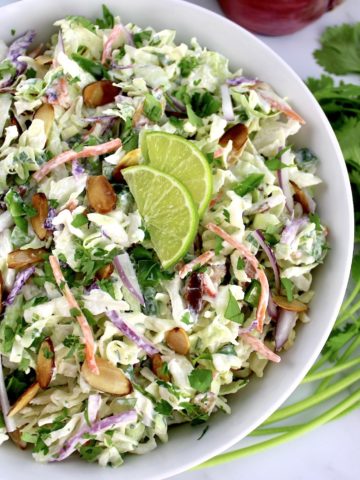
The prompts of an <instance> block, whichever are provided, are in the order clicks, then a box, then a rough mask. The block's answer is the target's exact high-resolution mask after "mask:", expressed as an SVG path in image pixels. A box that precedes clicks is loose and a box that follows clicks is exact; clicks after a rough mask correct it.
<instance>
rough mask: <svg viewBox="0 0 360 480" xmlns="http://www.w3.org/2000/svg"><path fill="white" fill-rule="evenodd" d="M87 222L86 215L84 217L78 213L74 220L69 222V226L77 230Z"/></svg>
mask: <svg viewBox="0 0 360 480" xmlns="http://www.w3.org/2000/svg"><path fill="white" fill-rule="evenodd" d="M88 221H89V220H88V219H87V216H86V215H84V214H83V213H79V214H78V215H76V216H75V217H74V220H73V221H72V222H71V225H72V226H73V227H75V228H79V227H82V226H83V225H85V224H86V223H88Z"/></svg>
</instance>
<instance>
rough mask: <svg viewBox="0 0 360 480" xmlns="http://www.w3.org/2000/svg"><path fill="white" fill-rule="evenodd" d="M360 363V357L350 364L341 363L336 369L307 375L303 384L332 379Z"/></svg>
mask: <svg viewBox="0 0 360 480" xmlns="http://www.w3.org/2000/svg"><path fill="white" fill-rule="evenodd" d="M359 363H360V357H358V358H354V359H352V360H349V361H348V362H344V363H340V361H339V364H338V365H336V366H335V367H331V368H327V369H326V370H322V371H321V372H318V373H313V374H309V375H307V376H306V377H305V378H304V380H303V381H302V383H309V382H316V381H317V380H322V379H323V378H327V377H331V376H332V375H336V374H337V373H340V372H343V371H344V370H347V369H349V368H352V367H354V366H355V365H358V364H359Z"/></svg>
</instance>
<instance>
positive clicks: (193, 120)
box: [186, 103, 203, 127]
mask: <svg viewBox="0 0 360 480" xmlns="http://www.w3.org/2000/svg"><path fill="white" fill-rule="evenodd" d="M186 113H187V116H188V119H189V122H190V123H191V124H192V125H194V127H201V126H202V124H203V121H202V120H201V118H199V117H198V116H197V115H196V113H195V112H194V110H193V109H192V106H191V105H190V103H187V104H186Z"/></svg>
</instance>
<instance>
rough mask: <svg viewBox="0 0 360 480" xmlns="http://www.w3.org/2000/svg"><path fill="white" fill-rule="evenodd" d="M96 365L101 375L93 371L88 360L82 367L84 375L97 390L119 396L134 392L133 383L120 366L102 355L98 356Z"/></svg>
mask: <svg viewBox="0 0 360 480" xmlns="http://www.w3.org/2000/svg"><path fill="white" fill-rule="evenodd" d="M96 365H97V366H98V369H99V375H95V374H94V373H92V372H91V370H90V369H89V366H88V364H87V362H84V363H83V366H82V367H81V373H82V375H83V377H84V378H85V380H86V381H87V382H88V384H89V385H91V386H92V387H93V388H95V390H99V391H100V392H105V393H109V394H110V395H117V396H123V395H128V394H129V393H131V392H132V386H131V383H130V381H129V380H128V378H126V376H125V375H124V372H123V371H122V370H121V369H120V368H117V367H115V366H114V365H113V364H112V363H110V362H108V361H107V360H105V359H103V358H100V357H96Z"/></svg>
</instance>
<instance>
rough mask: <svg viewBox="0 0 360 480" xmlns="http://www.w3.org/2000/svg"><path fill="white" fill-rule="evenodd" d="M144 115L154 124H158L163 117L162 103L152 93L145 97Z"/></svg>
mask: <svg viewBox="0 0 360 480" xmlns="http://www.w3.org/2000/svg"><path fill="white" fill-rule="evenodd" d="M144 114H145V116H146V117H147V118H148V119H149V120H151V121H152V122H158V121H159V120H160V119H161V117H162V108H161V103H160V102H159V101H158V100H156V98H155V97H154V96H153V95H151V94H150V93H147V94H146V95H145V101H144Z"/></svg>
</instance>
